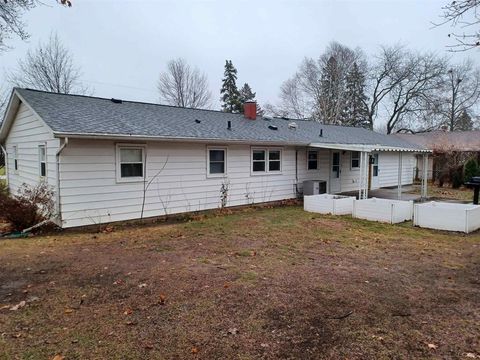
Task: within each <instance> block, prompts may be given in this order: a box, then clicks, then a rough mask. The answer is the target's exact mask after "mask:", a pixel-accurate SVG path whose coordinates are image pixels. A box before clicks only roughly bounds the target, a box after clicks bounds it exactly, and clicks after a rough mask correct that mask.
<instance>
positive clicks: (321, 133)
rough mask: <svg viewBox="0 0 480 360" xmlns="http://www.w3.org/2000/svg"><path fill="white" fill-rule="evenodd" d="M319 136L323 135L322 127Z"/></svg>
mask: <svg viewBox="0 0 480 360" xmlns="http://www.w3.org/2000/svg"><path fill="white" fill-rule="evenodd" d="M318 136H320V137H323V129H320V134H319V135H318Z"/></svg>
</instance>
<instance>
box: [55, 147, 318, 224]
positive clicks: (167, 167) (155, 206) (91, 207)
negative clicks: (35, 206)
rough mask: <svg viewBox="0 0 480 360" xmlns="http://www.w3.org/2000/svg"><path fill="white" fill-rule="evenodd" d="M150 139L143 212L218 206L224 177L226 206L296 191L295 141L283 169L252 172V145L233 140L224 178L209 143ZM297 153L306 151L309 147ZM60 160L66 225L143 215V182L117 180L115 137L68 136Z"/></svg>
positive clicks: (286, 152)
mask: <svg viewBox="0 0 480 360" xmlns="http://www.w3.org/2000/svg"><path fill="white" fill-rule="evenodd" d="M146 145H147V147H146V148H147V166H146V169H147V179H148V180H149V181H150V180H151V179H152V178H153V181H152V183H151V185H150V187H149V188H148V190H147V191H146V197H145V209H144V217H150V216H161V215H165V213H167V214H175V213H181V212H187V211H198V210H205V209H214V208H218V207H219V206H220V188H221V186H222V183H223V182H224V181H228V182H229V191H228V201H227V205H228V206H235V205H244V204H251V203H260V202H267V201H275V200H283V199H290V198H294V197H295V196H296V190H295V182H296V180H295V151H296V149H295V148H294V147H283V148H282V150H283V151H282V172H281V173H275V174H274V173H271V174H265V175H257V174H251V172H250V166H251V164H250V156H251V155H250V154H251V152H250V151H251V147H250V146H248V145H229V146H228V147H227V148H228V150H227V175H226V177H225V179H224V178H222V177H220V178H210V177H207V163H206V161H207V160H206V154H207V150H206V149H207V146H206V145H205V144H187V143H178V144H175V143H169V142H148V143H147V144H146ZM299 154H303V156H305V149H304V148H302V149H301V150H299ZM165 163H166V164H165ZM60 164H61V165H60V174H61V175H60V179H61V204H62V218H63V221H64V226H65V227H72V226H79V225H90V224H97V223H103V222H109V221H122V220H128V219H137V218H139V217H140V215H141V208H142V201H143V187H144V184H143V183H142V182H136V183H117V181H116V169H115V142H113V141H100V140H95V141H88V140H75V139H70V142H69V144H68V146H67V147H66V148H65V149H64V151H63V152H62V155H61V159H60ZM299 165H300V162H299ZM162 168H163V170H162V171H160V169H162ZM305 169H306V159H305V162H304V163H303V162H302V165H301V167H300V166H299V169H298V171H299V173H301V172H302V173H305V171H306V170H305ZM324 169H325V168H324ZM159 171H160V173H159ZM157 174H158V175H157ZM156 175H157V176H156ZM312 176H314V177H315V175H314V174H312ZM317 176H318V175H317ZM300 181H301V180H300Z"/></svg>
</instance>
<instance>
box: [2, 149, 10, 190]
mask: <svg viewBox="0 0 480 360" xmlns="http://www.w3.org/2000/svg"><path fill="white" fill-rule="evenodd" d="M0 148H2V152H3V158H4V159H5V178H6V183H7V189H8V154H7V150H6V149H5V148H4V147H3V145H2V144H0Z"/></svg>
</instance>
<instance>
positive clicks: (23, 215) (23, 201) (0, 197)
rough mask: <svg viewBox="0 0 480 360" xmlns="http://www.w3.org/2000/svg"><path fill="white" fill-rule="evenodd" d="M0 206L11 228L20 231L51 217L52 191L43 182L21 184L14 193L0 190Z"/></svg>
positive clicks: (53, 207)
mask: <svg viewBox="0 0 480 360" xmlns="http://www.w3.org/2000/svg"><path fill="white" fill-rule="evenodd" d="M0 208H1V209H2V212H3V214H2V217H3V218H4V219H5V220H7V221H8V222H10V223H11V225H12V228H13V230H15V231H21V230H24V229H27V228H29V227H31V226H34V225H36V224H38V223H40V222H42V221H44V220H48V219H50V218H52V217H53V215H54V209H55V204H54V201H53V191H52V190H51V188H50V187H49V186H48V184H46V183H44V182H42V183H40V184H39V185H37V186H34V187H32V186H29V185H26V184H23V185H22V186H21V187H20V189H19V190H18V193H17V194H16V195H9V194H8V193H7V191H0Z"/></svg>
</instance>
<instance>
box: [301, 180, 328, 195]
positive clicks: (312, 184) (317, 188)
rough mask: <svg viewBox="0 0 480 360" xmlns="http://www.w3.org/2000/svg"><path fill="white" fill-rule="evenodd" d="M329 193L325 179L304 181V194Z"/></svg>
mask: <svg viewBox="0 0 480 360" xmlns="http://www.w3.org/2000/svg"><path fill="white" fill-rule="evenodd" d="M326 193H327V182H326V181H325V180H305V181H304V182H303V195H318V194H326Z"/></svg>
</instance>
